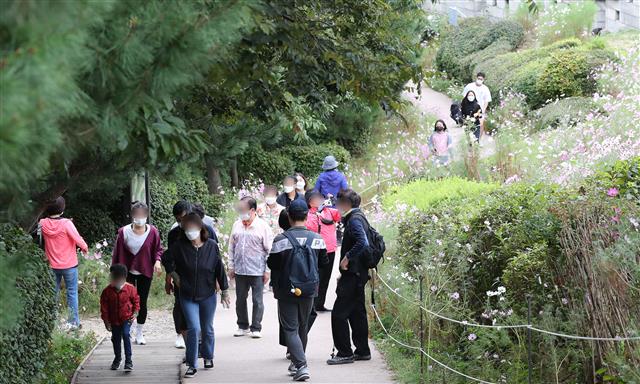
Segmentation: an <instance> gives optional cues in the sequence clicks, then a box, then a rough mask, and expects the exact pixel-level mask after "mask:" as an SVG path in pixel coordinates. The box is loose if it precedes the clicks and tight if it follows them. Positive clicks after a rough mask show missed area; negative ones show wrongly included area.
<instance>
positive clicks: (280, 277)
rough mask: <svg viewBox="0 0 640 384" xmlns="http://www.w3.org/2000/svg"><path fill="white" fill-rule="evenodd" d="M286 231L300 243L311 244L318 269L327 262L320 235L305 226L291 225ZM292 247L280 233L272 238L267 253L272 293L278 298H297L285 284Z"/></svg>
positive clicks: (287, 277) (286, 282)
mask: <svg viewBox="0 0 640 384" xmlns="http://www.w3.org/2000/svg"><path fill="white" fill-rule="evenodd" d="M287 232H288V233H291V234H293V236H294V237H295V238H296V239H298V242H300V243H301V244H303V243H304V244H311V249H312V250H314V251H315V252H316V256H317V259H318V269H319V268H321V267H323V266H325V265H327V264H329V257H328V256H327V249H326V246H325V244H324V240H323V239H322V236H320V235H319V234H317V233H314V232H311V231H309V230H308V229H307V228H305V227H292V228H290V229H288V230H287ZM302 239H304V240H302ZM292 249H293V246H292V245H291V242H290V241H289V239H287V238H286V237H285V235H283V234H282V233H280V234H278V235H277V236H276V237H275V239H273V245H272V246H271V253H269V258H268V259H267V266H268V267H269V269H271V282H272V284H273V295H274V297H275V298H276V299H278V300H296V299H297V297H296V296H293V295H292V294H291V292H290V290H291V287H290V286H287V284H288V282H289V276H287V275H286V266H287V265H288V263H289V257H290V256H291V250H292Z"/></svg>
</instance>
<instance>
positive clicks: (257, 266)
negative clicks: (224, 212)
mask: <svg viewBox="0 0 640 384" xmlns="http://www.w3.org/2000/svg"><path fill="white" fill-rule="evenodd" d="M257 208H258V207H257V203H256V200H255V199H254V198H253V197H251V196H245V197H243V198H242V199H240V201H239V202H238V203H237V205H236V210H237V212H238V216H239V217H238V220H236V222H235V223H233V228H232V229H231V236H230V237H229V263H228V265H229V277H230V278H231V279H234V278H235V279H236V315H237V316H238V330H237V331H236V332H235V333H234V336H244V335H247V334H250V335H251V337H252V338H255V339H257V338H260V337H262V333H261V331H262V315H263V313H264V302H263V290H264V285H265V284H266V283H267V282H268V281H269V271H268V269H267V256H268V255H269V250H270V249H271V242H272V241H273V234H272V232H271V227H269V225H268V224H267V223H266V222H265V221H264V220H262V219H261V218H259V217H257V215H256V209H257ZM249 289H251V301H252V303H253V310H252V311H251V324H249V314H248V310H247V296H248V294H249Z"/></svg>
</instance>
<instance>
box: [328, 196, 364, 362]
mask: <svg viewBox="0 0 640 384" xmlns="http://www.w3.org/2000/svg"><path fill="white" fill-rule="evenodd" d="M360 201H361V199H360V196H359V195H358V194H357V193H356V192H355V191H354V190H352V189H345V190H342V191H340V192H339V193H338V200H337V207H338V210H339V211H340V214H341V215H342V221H343V223H344V225H345V229H344V238H343V240H342V248H341V249H340V268H339V270H340V279H339V280H338V287H337V288H336V295H337V297H336V302H335V304H334V305H333V311H332V312H331V333H332V335H333V345H334V346H335V348H336V349H337V351H338V353H337V354H336V355H335V356H332V357H331V359H329V360H327V364H329V365H338V364H348V363H353V362H354V361H356V360H371V350H370V349H369V340H368V336H369V324H368V322H367V309H366V307H365V294H364V287H365V285H366V284H367V281H368V280H369V270H368V268H367V266H366V264H365V262H364V261H363V260H362V258H364V257H366V253H365V252H367V247H368V244H369V242H368V240H367V232H366V231H367V226H368V224H367V220H366V218H365V217H364V213H362V211H360V208H359V207H360ZM349 327H351V331H352V332H351V333H352V335H351V336H352V339H353V344H354V345H355V347H356V350H355V352H354V351H352V349H351V342H350V340H349Z"/></svg>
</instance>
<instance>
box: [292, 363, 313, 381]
mask: <svg viewBox="0 0 640 384" xmlns="http://www.w3.org/2000/svg"><path fill="white" fill-rule="evenodd" d="M309 377H311V376H309V368H307V366H306V365H304V366H302V367H300V368H298V370H297V371H296V373H295V375H293V381H306V380H309Z"/></svg>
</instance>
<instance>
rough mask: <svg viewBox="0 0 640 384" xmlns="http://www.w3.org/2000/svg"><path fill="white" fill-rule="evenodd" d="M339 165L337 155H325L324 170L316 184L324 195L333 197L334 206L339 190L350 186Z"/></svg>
mask: <svg viewBox="0 0 640 384" xmlns="http://www.w3.org/2000/svg"><path fill="white" fill-rule="evenodd" d="M338 165H339V163H338V162H337V161H336V158H335V157H333V156H327V157H325V158H324V161H323V162H322V170H323V172H322V173H321V174H320V176H318V180H316V186H315V190H316V191H318V192H320V193H321V194H322V196H324V197H326V198H327V199H331V202H332V205H331V206H332V207H334V206H335V198H336V196H338V192H340V190H342V189H347V188H348V187H349V186H348V184H347V178H346V177H345V175H344V174H343V173H342V172H340V171H338Z"/></svg>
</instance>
